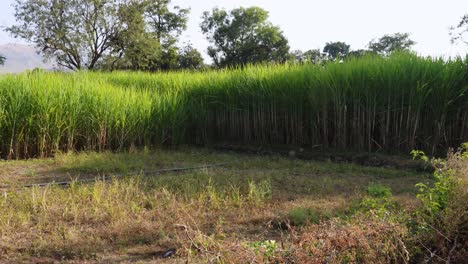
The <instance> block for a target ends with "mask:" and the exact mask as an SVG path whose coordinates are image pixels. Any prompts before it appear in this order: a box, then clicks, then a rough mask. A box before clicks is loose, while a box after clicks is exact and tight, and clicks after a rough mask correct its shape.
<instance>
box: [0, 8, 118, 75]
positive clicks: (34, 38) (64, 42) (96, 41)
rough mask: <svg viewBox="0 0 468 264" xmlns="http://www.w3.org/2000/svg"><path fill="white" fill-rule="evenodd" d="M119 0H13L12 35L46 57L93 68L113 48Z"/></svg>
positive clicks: (74, 65) (68, 66)
mask: <svg viewBox="0 0 468 264" xmlns="http://www.w3.org/2000/svg"><path fill="white" fill-rule="evenodd" d="M121 2H122V0H16V1H15V4H14V7H15V14H14V15H15V18H16V21H17V24H16V25H13V26H11V27H8V28H7V29H6V30H7V31H9V32H10V33H11V34H12V35H13V36H14V37H18V38H22V39H25V40H27V41H29V42H31V43H34V44H35V46H36V47H37V48H38V49H39V50H40V52H41V53H42V54H43V55H45V56H46V57H47V58H54V59H55V60H56V62H57V64H58V65H60V66H63V67H66V68H69V69H72V70H79V69H84V68H87V69H94V68H95V66H96V65H97V63H98V62H99V60H100V59H101V58H102V57H103V56H104V55H105V54H107V53H109V52H111V50H112V42H113V41H114V40H115V38H116V37H117V36H118V35H119V33H120V30H121V28H122V23H121V21H119V19H117V18H118V17H117V9H118V7H119V5H120V4H121Z"/></svg>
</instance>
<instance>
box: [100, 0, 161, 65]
mask: <svg viewBox="0 0 468 264" xmlns="http://www.w3.org/2000/svg"><path fill="white" fill-rule="evenodd" d="M146 6H147V2H146V1H134V2H131V3H129V4H128V5H125V6H121V7H120V9H119V11H118V18H119V20H120V21H121V22H122V29H121V31H120V32H119V34H118V35H117V37H116V38H115V39H114V41H113V42H112V47H113V49H114V51H118V52H117V53H111V54H109V55H107V56H106V58H105V60H104V62H103V63H102V65H100V67H101V68H102V69H106V70H115V69H120V70H142V71H152V70H157V69H158V68H159V67H158V66H157V65H158V63H160V61H161V53H162V51H161V45H160V43H159V41H158V40H157V39H156V37H155V36H154V35H153V34H151V33H149V32H147V30H146V28H147V24H146V21H145V17H144V12H145V8H146Z"/></svg>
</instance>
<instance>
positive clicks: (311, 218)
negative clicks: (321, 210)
mask: <svg viewBox="0 0 468 264" xmlns="http://www.w3.org/2000/svg"><path fill="white" fill-rule="evenodd" d="M287 217H288V220H289V221H290V222H291V224H292V225H295V226H304V225H306V224H317V223H318V222H319V220H320V219H319V217H318V215H317V213H316V212H315V211H314V210H313V209H311V208H294V209H292V210H291V211H289V213H288V216H287Z"/></svg>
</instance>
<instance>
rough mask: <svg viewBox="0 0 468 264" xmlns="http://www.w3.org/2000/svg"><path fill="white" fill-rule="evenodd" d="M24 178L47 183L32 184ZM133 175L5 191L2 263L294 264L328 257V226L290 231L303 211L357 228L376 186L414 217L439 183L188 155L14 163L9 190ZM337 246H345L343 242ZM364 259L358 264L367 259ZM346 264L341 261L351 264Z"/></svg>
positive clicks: (404, 174) (367, 233) (348, 169)
mask: <svg viewBox="0 0 468 264" xmlns="http://www.w3.org/2000/svg"><path fill="white" fill-rule="evenodd" d="M225 161H231V162H233V163H232V164H229V165H227V166H225V167H221V168H212V169H204V170H199V171H190V172H186V173H168V174H163V175H158V176H157V177H143V176H139V175H138V174H139V173H137V171H140V170H146V169H160V168H170V167H176V166H177V167H178V166H190V165H194V164H209V163H218V162H225ZM21 168H29V169H27V170H29V171H34V172H35V173H31V176H25V174H24V173H22V172H21ZM36 169H37V170H38V171H35V170H36ZM27 170H26V171H27ZM11 171H13V172H20V173H18V175H15V174H14V173H9V172H11ZM132 171H135V172H136V173H134V175H133V176H128V177H124V178H122V179H115V180H112V181H110V182H102V181H97V182H96V183H93V184H87V185H83V184H73V185H72V186H71V187H70V188H62V187H58V186H50V187H47V188H32V189H3V190H1V194H2V195H1V198H0V211H1V212H2V214H0V237H1V240H0V258H1V259H4V260H6V261H10V262H12V261H13V262H22V261H23V262H31V261H33V262H34V261H46V262H47V261H49V262H50V261H64V262H65V261H66V262H81V261H84V260H86V261H88V262H97V263H101V262H109V263H116V262H123V263H126V262H132V261H143V262H144V261H148V262H152V261H155V262H158V263H159V262H160V261H169V263H170V261H173V262H177V261H183V260H184V261H185V260H190V262H191V263H198V262H203V263H204V262H207V261H210V260H213V261H215V262H219V263H223V262H224V263H245V262H250V261H252V262H257V263H267V262H269V263H271V262H275V261H279V262H284V261H293V260H294V259H303V258H305V255H301V254H299V253H298V252H297V249H298V248H302V247H304V248H307V250H317V249H314V248H312V245H308V244H307V243H308V242H307V241H308V240H307V239H308V237H311V236H315V235H318V234H317V232H318V230H320V228H319V227H320V226H306V227H301V226H292V227H291V226H289V227H288V223H290V222H289V219H288V215H289V212H290V211H291V210H293V209H295V208H307V209H308V210H309V209H310V210H311V211H313V212H317V217H318V219H319V221H328V220H327V219H331V218H334V217H342V218H343V217H344V218H348V217H349V216H350V215H351V214H352V213H353V212H352V207H353V206H355V205H356V203H357V202H358V201H359V200H360V199H361V198H362V197H364V196H365V195H366V190H367V187H368V186H369V185H372V184H376V183H379V184H381V185H385V186H389V187H391V189H392V191H393V193H394V194H395V196H396V197H397V198H395V199H394V200H395V201H398V202H399V203H400V204H401V205H402V206H406V205H413V204H414V201H415V188H414V184H415V183H417V182H420V181H429V179H428V178H427V175H425V174H421V173H417V172H412V171H401V170H395V169H388V168H372V167H362V166H358V165H353V164H335V163H331V162H313V161H300V160H295V159H288V158H282V157H279V156H254V155H240V154H229V153H217V152H212V151H209V150H193V149H181V150H177V151H175V150H165V151H162V150H160V151H155V152H153V151H149V150H144V151H132V152H131V153H120V154H112V153H103V154H95V153H83V154H65V155H60V156H58V157H56V158H54V159H46V160H30V161H18V162H11V161H10V162H2V163H0V172H1V174H2V176H1V177H0V184H5V183H10V184H19V183H20V182H21V183H22V182H24V181H25V179H27V180H28V182H29V181H43V180H46V179H49V178H50V177H55V179H67V178H75V177H92V176H96V175H97V174H96V172H99V173H100V174H103V173H120V172H132ZM51 175H52V176H51ZM410 207H411V206H408V208H410ZM330 221H334V220H330ZM326 223H327V222H324V223H323V224H321V225H322V226H328V227H329V229H330V230H332V229H333V230H334V232H336V233H335V235H333V236H334V237H337V236H340V235H341V234H342V233H343V232H345V233H346V232H351V233H349V234H348V233H346V234H348V235H356V239H357V240H359V241H357V240H356V241H354V242H353V241H349V243H351V244H352V245H355V247H356V248H357V249H356V250H358V251H362V250H367V247H368V246H371V245H374V244H375V241H374V240H372V239H374V236H375V235H376V234H377V233H378V231H376V230H378V229H375V230H374V229H372V230H371V228H370V227H366V225H371V224H370V223H367V222H366V223H365V224H362V225H361V224H359V225H357V227H355V229H352V230H348V228H347V227H346V225H345V226H343V227H339V228H336V229H335V228H331V226H330V225H331V223H333V222H328V224H326ZM377 225H379V226H381V225H380V224H377ZM382 225H383V224H382ZM382 228H383V227H382ZM293 230H295V231H293ZM346 230H347V231H346ZM389 232H390V231H389ZM392 232H393V231H392ZM332 234H333V233H329V235H332ZM343 234H344V233H343ZM392 234H393V233H392ZM359 236H361V237H359ZM395 236H396V235H395ZM324 239H325V238H324ZM327 239H330V241H332V242H331V243H332V244H333V243H335V242H333V241H334V239H335V238H327ZM362 239H368V240H366V241H367V242H366V241H361V240H362ZM378 239H381V238H378ZM382 239H383V238H382ZM269 240H274V241H276V242H275V244H269V243H268V242H266V241H269ZM378 241H381V242H379V243H387V242H385V241H383V240H378ZM361 242H362V243H361ZM332 244H330V245H332ZM351 244H350V245H351ZM353 247H354V246H353ZM170 248H176V249H177V253H176V255H175V256H174V257H175V258H174V257H173V258H171V259H162V258H161V256H162V253H163V252H164V251H165V250H167V249H170ZM324 249H326V248H324ZM388 249H389V250H390V249H391V248H390V247H389V248H388ZM346 252H347V251H346ZM353 252H354V251H353ZM356 252H357V251H356ZM356 252H354V253H349V254H351V256H357V255H356V254H358V253H356ZM346 254H348V253H346ZM346 254H345V255H346ZM353 254H354V255H353ZM338 255H339V257H338ZM338 255H337V257H336V259H342V257H343V256H344V255H342V254H338ZM346 256H347V255H346ZM346 256H345V257H346ZM296 263H298V262H296Z"/></svg>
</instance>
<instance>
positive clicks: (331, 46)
mask: <svg viewBox="0 0 468 264" xmlns="http://www.w3.org/2000/svg"><path fill="white" fill-rule="evenodd" d="M349 50H350V45H348V44H346V43H345V42H340V41H337V42H328V43H327V44H325V47H324V48H323V52H324V53H325V54H327V57H328V59H332V60H335V59H342V58H344V57H346V55H348V53H349Z"/></svg>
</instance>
